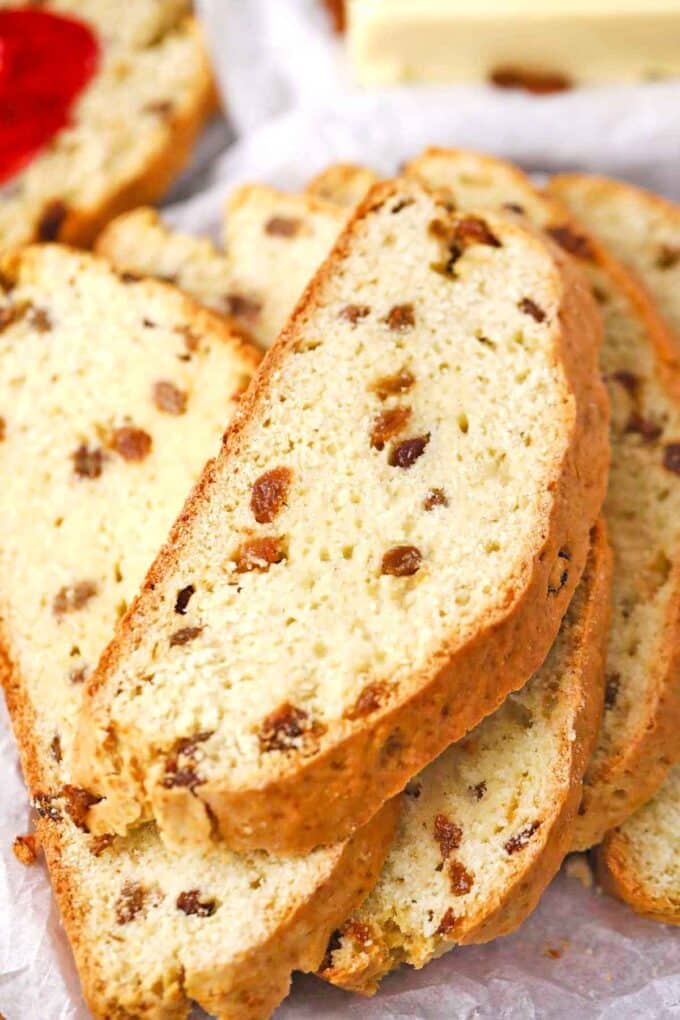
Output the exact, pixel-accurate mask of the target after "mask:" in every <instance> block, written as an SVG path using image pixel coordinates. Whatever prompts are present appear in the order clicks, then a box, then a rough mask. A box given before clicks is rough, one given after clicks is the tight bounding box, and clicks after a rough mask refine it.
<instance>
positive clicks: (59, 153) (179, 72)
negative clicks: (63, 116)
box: [0, 0, 217, 247]
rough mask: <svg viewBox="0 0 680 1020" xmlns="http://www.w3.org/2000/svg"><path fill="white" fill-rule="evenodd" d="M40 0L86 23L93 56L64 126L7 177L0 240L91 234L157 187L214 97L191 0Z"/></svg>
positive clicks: (162, 186) (182, 157)
mask: <svg viewBox="0 0 680 1020" xmlns="http://www.w3.org/2000/svg"><path fill="white" fill-rule="evenodd" d="M32 6H38V5H37V4H32V3H31V2H30V0H23V3H16V2H15V0H2V2H1V3H0V7H12V8H16V7H28V8H30V7H32ZM40 7H41V8H42V9H44V10H49V11H51V12H52V13H55V14H62V15H67V16H69V17H72V18H77V19H79V20H81V21H83V22H85V23H86V24H88V25H89V26H90V27H91V29H92V30H93V32H94V33H95V36H96V38H97V42H98V45H99V63H98V66H97V69H96V72H95V74H94V77H93V78H92V80H91V81H90V83H89V84H88V86H87V87H86V88H85V90H84V91H83V92H82V94H81V95H80V96H79V97H78V99H77V101H76V103H75V106H74V108H73V110H72V111H71V113H70V118H69V123H68V124H67V126H66V127H64V128H63V129H62V130H61V131H59V132H58V133H57V134H56V136H55V137H54V138H52V139H51V141H50V142H49V143H48V144H47V145H46V146H45V147H44V148H43V149H42V150H41V151H40V152H39V153H38V155H37V156H35V158H33V159H32V160H31V162H30V163H29V164H28V165H27V166H26V168H25V169H24V170H23V171H22V172H21V173H19V174H18V175H17V176H15V177H13V178H12V179H11V180H10V181H9V182H8V183H7V184H6V185H5V186H4V187H3V189H2V194H1V195H0V247H8V246H11V245H14V244H19V243H25V242H27V241H32V240H44V241H54V240H60V241H64V242H67V243H69V244H78V245H86V244H90V243H91V242H92V241H93V240H94V238H95V237H96V235H97V234H98V232H99V231H100V230H101V229H102V227H104V226H105V224H106V223H107V222H108V221H109V220H110V219H111V218H112V217H113V216H116V215H118V214H119V213H122V212H123V211H124V210H126V209H131V208H133V207H134V206H136V205H139V204H140V203H143V202H154V201H156V200H157V199H158V198H160V197H161V196H162V195H163V193H164V192H165V191H166V190H167V188H168V187H169V185H170V184H171V183H172V181H173V180H174V179H175V177H176V176H177V174H178V173H179V171H180V170H181V169H182V168H183V167H184V164H185V163H186V161H187V159H188V156H189V154H190V152H191V149H192V146H193V143H194V141H195V139H196V137H197V135H198V133H199V131H200V129H201V127H202V126H203V124H204V122H205V120H206V118H207V117H208V116H209V115H210V114H211V113H212V112H213V111H214V110H215V109H216V106H217V97H216V94H215V89H214V85H213V80H212V72H211V69H210V66H209V63H208V59H207V55H206V52H205V48H204V45H203V40H202V38H201V34H200V31H199V28H198V25H197V24H196V22H195V20H194V19H193V17H192V16H191V14H190V8H191V4H190V3H189V2H188V0H135V3H133V4H128V5H127V6H126V8H125V10H124V11H123V10H122V7H121V4H120V3H117V2H115V0H47V2H42V3H41V4H40Z"/></svg>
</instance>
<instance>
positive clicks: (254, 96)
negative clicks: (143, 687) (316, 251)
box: [0, 0, 680, 1020]
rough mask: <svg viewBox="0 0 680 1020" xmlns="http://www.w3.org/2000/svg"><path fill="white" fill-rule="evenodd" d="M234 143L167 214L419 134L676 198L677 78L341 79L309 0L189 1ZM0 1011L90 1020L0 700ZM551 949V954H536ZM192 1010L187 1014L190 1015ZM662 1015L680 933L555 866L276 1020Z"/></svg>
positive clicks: (209, 219) (187, 220)
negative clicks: (512, 914)
mask: <svg viewBox="0 0 680 1020" xmlns="http://www.w3.org/2000/svg"><path fill="white" fill-rule="evenodd" d="M201 8H202V13H203V16H204V18H205V20H206V23H207V25H208V28H209V38H210V41H211V44H212V46H213V49H214V54H215V57H216V64H217V68H218V71H219V74H220V81H221V83H222V85H223V87H224V88H225V89H227V90H228V102H229V106H230V110H231V114H232V120H233V123H234V126H235V128H236V129H237V130H238V131H239V132H240V140H239V141H238V143H237V144H236V145H233V146H231V147H228V143H229V141H230V140H231V138H232V134H231V133H230V129H229V128H228V127H227V126H226V125H225V123H224V122H220V121H218V122H217V123H216V124H214V125H213V126H212V128H211V129H210V131H209V132H208V133H207V134H206V137H205V138H204V140H203V143H202V145H201V147H200V149H199V152H198V154H197V157H196V160H195V162H194V165H193V167H192V169H191V170H190V171H189V172H188V173H187V174H185V175H184V177H183V178H182V180H181V181H180V182H178V185H177V186H176V187H175V189H174V190H173V194H172V196H171V204H170V205H169V206H168V207H167V209H166V211H165V215H166V218H167V219H168V221H169V222H170V223H172V224H174V225H175V226H178V227H181V228H183V229H186V230H189V231H194V232H198V233H200V232H205V233H211V234H212V235H213V236H214V237H216V238H217V237H219V235H220V231H221V221H222V206H223V201H224V198H225V196H226V194H227V193H228V191H229V190H230V188H232V187H233V186H234V185H235V184H237V183H240V182H242V181H245V180H262V181H267V182H269V183H272V184H275V185H277V186H279V187H281V188H287V189H297V188H300V187H302V186H303V185H304V183H305V182H306V180H307V179H308V178H309V177H310V176H311V175H312V174H313V173H316V172H317V171H318V170H320V169H321V168H322V167H323V166H325V165H326V164H327V163H329V162H332V161H335V160H340V159H341V160H355V161H359V162H365V163H367V164H369V165H371V166H373V167H374V168H375V169H376V170H379V171H381V172H383V173H385V174H390V173H394V172H395V170H396V168H397V167H398V165H399V163H401V162H402V161H403V160H404V159H407V158H409V157H411V156H413V155H414V154H415V153H417V152H418V151H419V149H421V148H423V147H424V146H425V145H428V144H441V145H458V146H467V147H471V148H477V149H481V150H485V151H489V152H496V153H498V154H500V155H505V156H509V157H511V158H513V159H515V160H517V161H518V162H520V163H521V164H522V165H523V166H524V167H525V168H526V169H528V170H530V171H533V172H539V173H541V172H551V171H554V170H560V169H573V168H578V169H585V170H595V171H600V172H605V173H610V174H614V175H618V176H622V177H627V178H629V179H631V180H633V181H636V182H638V183H641V184H643V185H646V186H649V187H654V188H656V189H657V190H659V191H661V192H664V193H666V194H668V195H670V196H674V197H675V198H677V199H678V200H680V86H678V84H676V83H670V82H669V83H658V84H649V85H645V86H638V87H627V88H622V89H616V88H606V89H597V90H579V91H576V92H573V93H571V94H568V95H565V96H557V97H552V98H546V99H541V100H537V99H532V98H530V97H526V96H521V95H514V94H512V95H509V94H504V93H496V92H493V91H492V90H489V89H486V88H483V87H475V88H455V89H410V90H408V89H392V90H381V91H380V92H372V93H365V92H360V91H358V90H355V89H353V88H352V87H351V84H350V82H349V80H348V74H347V68H346V66H345V63H344V58H343V54H342V50H341V46H340V44H339V43H338V42H337V40H335V39H333V37H332V36H331V34H330V32H329V31H328V29H327V26H326V21H325V18H324V16H323V14H322V12H321V11H320V10H319V9H318V6H317V0H203V2H202V4H201ZM0 774H1V775H2V777H3V782H2V793H1V795H0V1013H1V1014H2V1015H3V1016H4V1017H5V1018H6V1020H88V1018H89V1013H88V1011H87V1009H86V1007H85V1005H84V1003H83V1000H82V996H81V994H80V989H79V984H78V979H77V975H76V973H75V968H74V966H73V962H72V959H71V955H70V950H69V947H68V943H67V940H66V938H65V936H64V933H63V931H62V929H61V925H60V921H59V917H58V913H57V910H56V907H55V906H54V903H53V900H52V897H51V894H50V891H49V883H48V881H47V876H46V874H45V871H44V867H43V865H42V864H37V865H35V866H33V867H31V868H25V867H23V866H22V865H20V864H19V863H18V862H17V861H16V860H15V859H14V857H13V854H12V852H11V844H12V840H13V838H14V836H15V835H17V834H18V833H23V832H26V831H29V829H30V827H31V819H30V812H29V808H28V806H27V800H26V792H25V789H24V787H23V782H22V780H21V776H20V770H19V767H18V761H17V756H16V751H15V748H14V743H13V741H12V738H11V736H10V728H9V722H8V719H7V714H6V712H5V709H4V706H1V707H0ZM549 950H556V951H557V953H558V954H559V955H558V956H556V957H555V955H554V954H551V953H550V952H548V951H549ZM199 1015H202V1014H199V1013H198V1012H197V1013H196V1017H198V1016H199ZM473 1017H474V1018H480V1020H533V1018H537V1020H591V1018H592V1020H671V1018H676V1020H677V1018H680V933H679V932H678V930H674V929H671V928H670V927H664V926H662V925H657V924H654V923H652V922H648V921H644V920H642V919H641V918H638V917H636V915H635V914H633V913H632V912H631V911H630V910H628V909H627V908H626V907H624V906H623V905H621V904H619V903H616V902H614V901H613V900H611V899H609V898H607V897H605V896H602V895H600V894H598V893H597V891H596V890H595V889H586V888H584V887H583V886H582V885H581V884H580V883H579V882H578V881H576V880H575V879H573V878H568V877H566V875H564V874H562V875H560V876H559V877H558V879H556V880H555V882H554V883H553V884H552V886H551V887H550V889H549V890H548V891H547V892H546V894H545V896H544V898H543V901H542V903H541V905H540V907H539V909H538V910H537V911H536V912H535V914H534V915H533V916H532V917H531V918H530V919H529V920H528V921H527V922H526V923H525V925H523V927H522V928H521V929H520V930H519V931H518V932H517V933H515V934H514V935H512V936H510V937H508V938H505V939H500V940H497V941H496V942H494V943H493V944H490V945H488V946H480V947H466V948H464V949H458V950H454V951H453V952H451V953H449V954H448V955H447V956H445V957H443V958H442V959H441V960H439V961H437V962H435V963H432V964H430V965H429V966H428V967H426V968H425V969H424V970H422V971H420V972H415V971H413V970H410V969H405V970H403V971H401V972H399V973H397V974H394V975H392V976H391V977H390V978H388V979H387V980H386V981H385V982H384V984H383V988H382V990H381V992H380V994H379V995H378V996H377V997H376V998H374V999H371V1000H364V999H361V998H356V997H352V996H349V995H347V994H345V993H343V992H340V991H338V990H337V989H332V988H329V987H328V986H326V985H325V984H323V983H322V982H319V981H317V980H316V979H314V978H312V977H304V978H298V979H296V982H295V985H294V990H293V993H292V995H291V997H290V998H289V1000H288V1001H287V1002H286V1003H285V1004H284V1005H283V1006H282V1007H281V1008H280V1010H279V1011H278V1013H277V1020H350V1018H351V1020H359V1018H361V1020H388V1018H393V1020H396V1018H399V1020H468V1018H473Z"/></svg>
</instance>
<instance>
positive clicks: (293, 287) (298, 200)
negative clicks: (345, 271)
mask: <svg viewBox="0 0 680 1020" xmlns="http://www.w3.org/2000/svg"><path fill="white" fill-rule="evenodd" d="M347 216H348V211H347V210H343V209H340V208H339V207H338V206H336V205H332V204H331V203H329V202H323V201H321V200H320V199H317V198H314V197H312V196H310V195H290V194H286V193H285V192H283V191H277V190H275V189H274V188H269V187H266V186H265V185H262V184H247V185H244V186H243V187H241V188H237V189H236V191H234V192H233V193H232V194H231V195H230V197H229V200H228V202H227V207H226V227H225V248H226V258H227V268H228V280H229V295H230V311H231V313H232V314H237V315H243V316H245V320H244V321H245V323H246V325H247V326H248V328H249V329H251V330H252V331H253V333H254V335H255V336H256V337H257V339H258V341H259V342H260V343H261V344H262V346H263V347H271V345H272V344H273V343H274V341H275V340H276V337H277V336H278V334H279V333H280V331H281V329H282V328H283V326H284V325H285V323H286V321H287V319H288V317H289V316H290V314H291V312H292V311H293V308H294V307H295V305H296V303H297V301H298V300H299V299H300V297H301V295H302V292H303V291H304V289H305V287H306V286H307V284H308V282H309V280H310V278H311V277H312V275H313V273H314V272H315V271H316V270H317V269H318V268H319V266H320V265H321V263H322V262H323V260H324V259H325V258H326V257H327V255H328V253H329V251H330V250H331V248H332V247H333V244H334V243H335V241H336V240H337V238H338V234H339V233H340V231H341V230H342V228H343V226H344V225H345V223H346V221H347Z"/></svg>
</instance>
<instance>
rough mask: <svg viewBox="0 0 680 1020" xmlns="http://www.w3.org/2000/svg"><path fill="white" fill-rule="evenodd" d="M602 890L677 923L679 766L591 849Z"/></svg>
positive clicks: (648, 914)
mask: <svg viewBox="0 0 680 1020" xmlns="http://www.w3.org/2000/svg"><path fill="white" fill-rule="evenodd" d="M597 865H598V876H599V878H600V881H601V882H602V885H603V886H604V888H605V889H607V890H608V892H611V893H612V894H613V895H614V896H617V897H618V898H619V899H621V900H623V901H624V902H625V903H628V904H629V905H630V906H631V907H632V908H633V910H636V911H637V912H638V913H639V914H644V916H645V917H649V918H651V919H652V920H653V921H662V922H663V923H664V924H677V925H680V765H676V766H675V767H674V768H673V769H671V771H670V772H669V774H668V777H667V779H666V781H665V783H664V784H663V786H662V787H661V788H660V790H659V791H658V792H657V793H656V795H655V796H654V797H653V798H652V799H651V800H650V801H649V802H648V803H647V804H645V805H644V807H641V808H640V810H639V811H636V812H635V814H634V815H633V816H632V817H631V818H629V819H627V820H626V821H625V822H624V823H623V825H621V826H620V827H619V828H618V829H614V830H613V831H612V832H608V833H607V836H606V838H605V840H604V842H603V843H602V846H600V847H599V848H598V850H597Z"/></svg>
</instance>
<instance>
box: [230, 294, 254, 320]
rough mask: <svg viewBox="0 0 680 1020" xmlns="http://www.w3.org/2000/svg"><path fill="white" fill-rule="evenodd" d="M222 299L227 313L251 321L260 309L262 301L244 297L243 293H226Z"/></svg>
mask: <svg viewBox="0 0 680 1020" xmlns="http://www.w3.org/2000/svg"><path fill="white" fill-rule="evenodd" d="M224 300H225V305H226V310H227V312H228V314H229V315H235V316H236V317H237V318H239V319H247V320H248V321H250V322H252V321H253V320H255V319H256V318H257V317H258V315H259V314H260V312H261V311H262V302H261V301H258V300H257V299H256V298H250V297H246V296H245V294H227V296H226V298H225V299H224Z"/></svg>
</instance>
